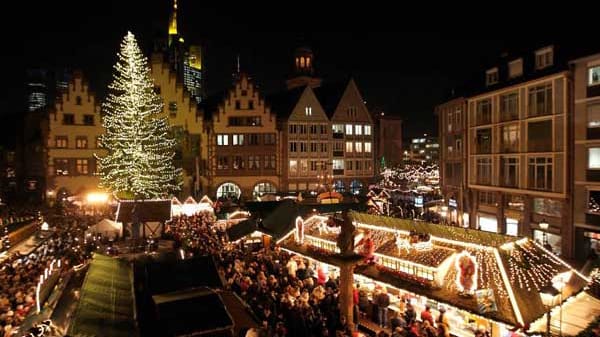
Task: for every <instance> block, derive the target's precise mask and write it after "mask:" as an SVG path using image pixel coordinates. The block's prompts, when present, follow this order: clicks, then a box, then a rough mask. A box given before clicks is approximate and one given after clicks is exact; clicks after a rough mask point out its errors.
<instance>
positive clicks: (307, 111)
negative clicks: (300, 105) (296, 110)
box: [304, 106, 312, 116]
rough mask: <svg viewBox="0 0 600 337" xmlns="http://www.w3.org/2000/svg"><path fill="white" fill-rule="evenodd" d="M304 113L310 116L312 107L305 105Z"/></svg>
mask: <svg viewBox="0 0 600 337" xmlns="http://www.w3.org/2000/svg"><path fill="white" fill-rule="evenodd" d="M304 114H305V115H307V116H312V107H310V106H307V107H305V108H304Z"/></svg>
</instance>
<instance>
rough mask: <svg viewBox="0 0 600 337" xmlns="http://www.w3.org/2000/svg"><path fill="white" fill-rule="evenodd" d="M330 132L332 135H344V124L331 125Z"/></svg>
mask: <svg viewBox="0 0 600 337" xmlns="http://www.w3.org/2000/svg"><path fill="white" fill-rule="evenodd" d="M331 130H332V131H333V133H344V124H333V125H332V126H331Z"/></svg>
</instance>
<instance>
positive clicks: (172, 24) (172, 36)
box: [169, 0, 177, 46]
mask: <svg viewBox="0 0 600 337" xmlns="http://www.w3.org/2000/svg"><path fill="white" fill-rule="evenodd" d="M173 40H175V41H177V0H173V12H172V13H171V19H170V20H169V46H171V43H173Z"/></svg>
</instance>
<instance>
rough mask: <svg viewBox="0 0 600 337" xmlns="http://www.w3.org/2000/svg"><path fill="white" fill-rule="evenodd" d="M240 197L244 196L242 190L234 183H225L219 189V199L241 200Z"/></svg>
mask: <svg viewBox="0 0 600 337" xmlns="http://www.w3.org/2000/svg"><path fill="white" fill-rule="evenodd" d="M240 195H242V190H241V189H240V187H239V186H238V185H236V184H233V183H224V184H221V186H219V188H217V198H228V197H229V198H239V197H240Z"/></svg>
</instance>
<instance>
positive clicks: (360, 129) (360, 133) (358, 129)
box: [354, 125, 362, 135]
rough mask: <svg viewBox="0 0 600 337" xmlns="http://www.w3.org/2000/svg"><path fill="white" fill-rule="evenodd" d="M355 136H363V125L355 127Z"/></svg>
mask: <svg viewBox="0 0 600 337" xmlns="http://www.w3.org/2000/svg"><path fill="white" fill-rule="evenodd" d="M354 134H355V135H362V125H355V126H354Z"/></svg>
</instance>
